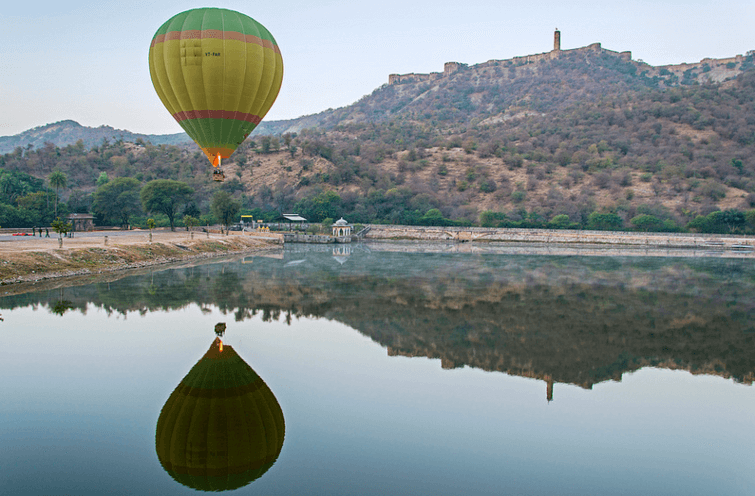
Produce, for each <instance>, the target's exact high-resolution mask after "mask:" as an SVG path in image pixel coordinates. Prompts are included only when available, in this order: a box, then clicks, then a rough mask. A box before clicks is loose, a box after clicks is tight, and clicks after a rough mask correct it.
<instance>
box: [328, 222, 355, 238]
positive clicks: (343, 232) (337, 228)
mask: <svg viewBox="0 0 755 496" xmlns="http://www.w3.org/2000/svg"><path fill="white" fill-rule="evenodd" d="M331 227H333V236H336V237H337V238H340V237H344V236H351V228H352V225H351V224H349V223H348V222H346V220H344V218H343V217H341V218H340V219H338V220H337V221H336V223H335V224H333V225H332V226H331Z"/></svg>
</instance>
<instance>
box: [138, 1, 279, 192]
mask: <svg viewBox="0 0 755 496" xmlns="http://www.w3.org/2000/svg"><path fill="white" fill-rule="evenodd" d="M149 72H150V76H151V77H152V84H154V86H155V90H156V91H157V94H158V96H159V97H160V100H162V102H163V104H164V105H165V107H167V109H168V111H169V112H170V113H171V115H173V117H174V118H175V119H176V120H177V121H178V123H179V124H180V125H181V127H182V128H183V129H184V130H185V131H186V134H188V135H189V136H190V137H191V139H193V140H194V141H195V142H196V143H197V144H198V145H199V147H200V148H201V149H202V151H204V153H205V155H207V158H209V159H210V162H212V164H213V165H214V166H215V167H216V169H215V175H214V176H213V177H214V178H215V179H216V180H220V181H222V180H223V175H222V171H221V170H220V160H221V158H228V157H230V156H231V154H232V153H233V151H234V150H235V149H236V147H237V146H239V145H240V144H241V143H242V142H243V141H244V139H245V138H246V137H247V136H248V135H249V133H251V132H252V131H253V130H254V128H255V127H257V124H259V123H260V121H261V120H262V118H263V117H265V114H267V111H268V110H270V107H272V105H273V102H274V101H275V98H276V97H277V96H278V91H279V90H280V87H281V81H282V80H283V59H282V58H281V54H280V50H279V49H278V45H277V43H276V42H275V39H274V38H273V36H272V35H271V34H270V32H269V31H268V30H267V29H265V27H264V26H262V25H261V24H259V23H258V22H257V21H255V20H254V19H252V18H251V17H248V16H246V15H244V14H241V13H239V12H234V11H233V10H227V9H215V8H206V9H193V10H187V11H186V12H181V13H180V14H177V15H175V16H173V17H171V18H170V19H169V20H168V21H167V22H166V23H165V24H163V25H162V26H160V29H158V30H157V33H155V37H154V38H152V44H151V45H150V49H149Z"/></svg>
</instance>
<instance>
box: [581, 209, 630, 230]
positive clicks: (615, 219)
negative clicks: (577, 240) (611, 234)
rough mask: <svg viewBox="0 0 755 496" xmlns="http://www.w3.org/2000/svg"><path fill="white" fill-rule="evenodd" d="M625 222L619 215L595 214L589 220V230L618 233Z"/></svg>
mask: <svg viewBox="0 0 755 496" xmlns="http://www.w3.org/2000/svg"><path fill="white" fill-rule="evenodd" d="M623 225H624V222H623V221H622V220H621V217H619V216H618V215H617V214H610V213H609V214H600V213H598V212H593V213H591V214H590V216H589V217H588V218H587V228H588V229H594V230H596V231H618V230H620V229H621V228H622V226H623Z"/></svg>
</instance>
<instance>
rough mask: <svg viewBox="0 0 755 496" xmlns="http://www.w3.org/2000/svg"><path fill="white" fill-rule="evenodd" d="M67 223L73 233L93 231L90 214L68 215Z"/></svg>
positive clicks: (92, 216) (92, 219) (92, 221)
mask: <svg viewBox="0 0 755 496" xmlns="http://www.w3.org/2000/svg"><path fill="white" fill-rule="evenodd" d="M68 222H70V223H71V228H72V230H73V231H74V232H82V231H94V215H92V214H70V215H69V216H68Z"/></svg>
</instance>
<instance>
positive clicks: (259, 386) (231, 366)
mask: <svg viewBox="0 0 755 496" xmlns="http://www.w3.org/2000/svg"><path fill="white" fill-rule="evenodd" d="M284 431H285V424H284V420H283V412H282V411H281V408H280V405H278V401H277V400H276V399H275V396H273V393H272V391H270V388H269V387H267V385H266V384H265V383H264V382H263V381H262V379H260V377H259V376H258V375H257V374H256V373H255V372H254V370H252V368H251V367H250V366H249V365H247V364H246V362H244V360H242V359H241V357H239V356H238V355H237V354H236V352H235V351H234V350H233V348H232V347H230V346H223V343H222V342H221V341H220V339H215V341H214V342H213V343H212V346H210V349H209V350H208V351H207V353H205V355H204V356H203V357H202V358H201V359H200V360H199V362H197V364H196V365H194V367H192V369H191V370H190V371H189V373H188V374H187V375H186V377H184V378H183V380H182V381H181V383H180V384H179V385H178V386H177V387H176V389H175V390H174V391H173V393H172V394H171V395H170V398H168V401H166V402H165V406H163V409H162V411H161V412H160V418H159V419H158V420H157V432H156V434H155V449H156V450H157V457H158V459H159V460H160V464H161V465H162V466H163V468H164V469H165V471H166V472H168V474H170V476H171V477H173V478H174V479H175V480H176V481H178V482H180V483H181V484H183V485H185V486H188V487H191V488H192V489H198V490H202V491H225V490H229V489H237V488H239V487H242V486H245V485H247V484H249V483H250V482H252V481H253V480H256V479H258V478H259V477H261V476H262V474H264V473H265V472H267V470H268V469H269V468H270V467H271V466H272V465H273V464H274V463H275V461H276V460H277V459H278V455H279V454H280V452H281V449H282V448H283V436H284Z"/></svg>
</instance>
